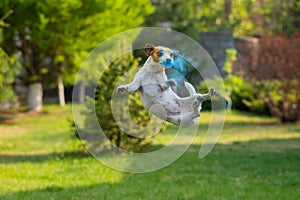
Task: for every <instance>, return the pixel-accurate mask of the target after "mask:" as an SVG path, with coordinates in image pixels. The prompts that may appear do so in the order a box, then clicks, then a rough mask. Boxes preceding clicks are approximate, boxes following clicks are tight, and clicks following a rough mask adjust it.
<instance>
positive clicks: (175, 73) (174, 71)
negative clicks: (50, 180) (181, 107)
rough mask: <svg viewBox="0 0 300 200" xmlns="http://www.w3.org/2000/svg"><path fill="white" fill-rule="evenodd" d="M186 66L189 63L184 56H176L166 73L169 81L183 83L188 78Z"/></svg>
mask: <svg viewBox="0 0 300 200" xmlns="http://www.w3.org/2000/svg"><path fill="white" fill-rule="evenodd" d="M186 64H187V62H186V60H185V59H184V57H183V56H182V55H179V54H175V56H174V62H173V65H172V66H170V67H169V68H168V69H167V71H166V73H167V76H168V79H169V80H170V79H173V80H174V81H175V82H176V83H183V81H184V79H185V78H187V76H188V70H187V68H186Z"/></svg>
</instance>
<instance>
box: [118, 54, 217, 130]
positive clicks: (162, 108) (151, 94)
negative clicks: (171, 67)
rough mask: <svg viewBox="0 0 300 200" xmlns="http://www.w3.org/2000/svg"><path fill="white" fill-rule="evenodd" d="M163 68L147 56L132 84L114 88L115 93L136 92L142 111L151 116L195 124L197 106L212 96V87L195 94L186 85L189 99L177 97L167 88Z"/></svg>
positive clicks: (197, 113) (190, 87)
mask: <svg viewBox="0 0 300 200" xmlns="http://www.w3.org/2000/svg"><path fill="white" fill-rule="evenodd" d="M168 83H171V84H175V82H173V81H170V80H167V76H166V74H165V67H163V66H162V65H161V64H159V63H157V62H154V60H153V59H152V57H151V56H149V58H148V59H147V61H146V62H145V64H144V66H143V67H142V68H141V69H140V70H139V71H138V72H137V74H136V75H135V77H134V80H133V82H132V83H130V84H127V85H121V86H119V87H117V92H119V93H133V92H136V91H139V92H140V97H141V100H142V102H143V105H144V106H145V108H146V109H147V110H148V111H149V112H150V113H152V114H154V115H155V116H157V117H159V118H161V119H163V120H166V121H169V122H171V123H173V124H175V125H178V126H181V127H188V126H191V125H193V124H195V123H196V122H197V121H198V118H199V117H200V110H201V103H202V102H203V101H205V100H208V99H209V98H210V96H211V95H214V93H215V91H214V89H213V88H211V89H210V91H209V93H207V94H197V93H196V91H195V88H194V87H193V86H192V85H191V84H190V83H188V82H185V87H186V89H187V90H188V91H189V93H190V96H188V97H184V98H181V97H179V96H178V95H177V94H176V93H175V92H174V91H173V90H172V89H171V87H169V86H168Z"/></svg>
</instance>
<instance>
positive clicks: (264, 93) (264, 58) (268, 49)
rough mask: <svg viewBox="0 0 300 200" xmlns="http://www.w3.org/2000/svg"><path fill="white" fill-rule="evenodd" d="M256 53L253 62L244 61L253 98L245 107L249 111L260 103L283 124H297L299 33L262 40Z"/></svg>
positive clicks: (299, 74)
mask: <svg viewBox="0 0 300 200" xmlns="http://www.w3.org/2000/svg"><path fill="white" fill-rule="evenodd" d="M242 50H243V49H242ZM248 51H249V50H248ZM255 53H256V56H254V58H255V59H244V61H245V60H248V63H245V64H247V66H248V69H247V70H246V76H247V80H248V83H250V84H251V85H252V88H253V89H254V90H253V91H254V97H255V98H254V100H253V101H248V102H245V103H246V105H248V106H249V107H250V108H251V107H252V106H256V105H257V104H260V103H261V102H263V103H264V104H265V105H266V106H267V108H268V110H269V112H270V113H271V114H272V115H274V116H275V117H277V118H279V119H280V120H281V121H282V122H295V121H297V120H298V119H299V117H300V110H299V108H300V94H299V91H300V70H299V67H300V66H299V65H300V57H299V55H300V33H294V34H292V35H291V36H284V35H275V36H269V35H265V36H262V37H261V38H260V39H259V41H258V43H257V48H256V52H255ZM250 54H251V53H249V52H248V54H247V55H250ZM244 57H245V56H244ZM246 57H247V56H246Z"/></svg>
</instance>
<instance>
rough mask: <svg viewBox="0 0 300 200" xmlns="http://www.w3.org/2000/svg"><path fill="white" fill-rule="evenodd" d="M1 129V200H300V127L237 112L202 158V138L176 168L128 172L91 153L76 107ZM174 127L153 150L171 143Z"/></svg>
mask: <svg viewBox="0 0 300 200" xmlns="http://www.w3.org/2000/svg"><path fill="white" fill-rule="evenodd" d="M45 109H46V111H47V112H46V113H47V114H40V115H37V114H23V113H21V114H19V115H18V116H17V117H15V118H14V119H13V120H10V121H8V122H7V123H6V124H0V199H38V200H40V199H155V200H156V199H209V200H210V199H255V200H256V199H300V124H298V125H295V124H287V125H281V124H278V123H277V121H276V120H275V119H273V118H269V117H260V116H254V115H250V114H247V113H240V112H231V113H229V114H228V115H227V121H226V124H225V127H224V130H223V133H222V135H221V137H220V139H219V143H218V144H217V145H216V146H215V148H214V149H213V151H212V152H211V153H210V154H209V155H208V156H207V157H205V158H204V159H199V158H198V152H199V149H200V144H201V141H202V140H203V132H205V128H206V127H207V126H208V123H209V118H210V115H209V113H203V115H202V116H201V121H200V123H201V126H200V130H199V132H200V133H201V134H199V135H200V136H198V137H197V138H196V139H195V142H194V144H193V145H192V146H191V147H190V148H189V150H188V151H187V152H186V153H185V154H184V155H183V156H182V157H181V158H180V159H178V160H177V161H176V162H174V163H173V164H171V165H170V166H169V167H166V168H164V169H162V170H159V171H156V172H151V173H147V174H130V173H121V172H118V171H115V170H113V169H110V168H108V167H106V166H104V165H102V164H101V163H100V162H98V161H97V160H96V159H94V158H93V157H91V156H89V155H88V154H86V153H85V152H84V151H83V150H82V147H81V143H80V141H78V140H77V139H75V138H74V136H73V133H72V130H71V129H70V124H71V119H72V114H71V112H70V110H71V109H70V106H67V107H66V108H64V109H60V108H58V107H57V106H47V107H45ZM174 130H175V128H174V127H172V126H170V127H169V128H168V129H167V131H166V133H164V135H159V136H158V137H157V138H156V139H155V140H154V142H153V145H162V144H163V143H167V141H168V140H169V139H170V138H171V136H172V133H173V132H174Z"/></svg>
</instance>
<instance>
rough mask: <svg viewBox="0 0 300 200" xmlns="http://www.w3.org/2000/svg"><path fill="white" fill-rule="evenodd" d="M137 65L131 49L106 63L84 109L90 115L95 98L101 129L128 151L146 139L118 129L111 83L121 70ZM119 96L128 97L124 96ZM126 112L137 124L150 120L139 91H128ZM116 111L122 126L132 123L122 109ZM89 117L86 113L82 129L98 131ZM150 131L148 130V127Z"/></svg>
mask: <svg viewBox="0 0 300 200" xmlns="http://www.w3.org/2000/svg"><path fill="white" fill-rule="evenodd" d="M138 65H139V59H136V58H134V57H133V55H132V53H128V54H124V55H122V56H120V57H119V58H117V59H116V60H114V62H113V63H111V64H110V65H109V67H108V68H107V69H106V70H105V71H104V73H103V75H102V76H101V78H100V80H99V82H98V85H97V90H96V94H95V100H92V99H89V101H90V106H88V110H87V111H85V114H86V115H87V116H90V117H93V116H92V115H90V114H89V112H91V111H92V110H93V105H94V104H93V103H94V101H95V110H96V113H97V116H98V121H99V124H100V126H101V128H102V130H103V132H104V133H105V134H106V136H107V137H108V138H109V139H110V141H111V142H112V143H113V144H115V145H116V146H118V147H121V148H122V149H126V150H130V151H137V150H140V149H141V148H142V147H143V146H144V145H145V144H146V143H147V141H148V140H146V139H144V138H137V137H133V136H131V135H128V134H127V133H125V132H124V131H123V130H122V129H120V127H119V126H118V124H117V123H116V121H115V119H114V116H113V114H112V108H111V99H112V93H113V90H114V87H116V85H117V83H118V81H119V79H120V78H121V77H122V76H123V75H124V72H128V71H130V70H131V69H137V68H138ZM133 76H134V74H132V76H127V77H126V80H127V81H130V80H132V79H133ZM121 98H127V97H126V96H125V97H121ZM118 105H119V104H118ZM118 105H115V106H118ZM129 112H130V114H131V117H132V118H133V120H134V122H135V123H136V124H137V125H139V126H145V125H147V124H148V123H149V121H150V116H149V114H148V111H147V110H146V109H145V108H144V107H143V105H142V102H141V100H140V98H139V93H134V94H132V95H130V97H129ZM119 115H120V116H121V117H120V118H121V123H124V125H125V126H126V125H127V126H128V125H129V126H130V125H131V124H130V123H129V121H130V119H128V118H127V117H128V116H126V115H124V114H122V112H120V113H118V116H119ZM90 117H87V118H86V119H85V122H84V128H83V131H84V132H85V133H86V132H87V134H89V135H91V136H92V135H93V134H98V133H95V130H98V128H96V127H94V124H92V123H90V122H91V121H92V120H91V119H90ZM149 131H150V132H151V128H150V130H149ZM139 132H140V130H135V131H133V132H131V133H132V134H138V133H139ZM103 141H104V140H103ZM98 142H99V141H97V143H98ZM101 144H102V146H101V147H99V148H101V149H106V148H109V145H110V144H105V143H104V142H102V143H101ZM88 145H89V144H88ZM90 145H93V144H90Z"/></svg>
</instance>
